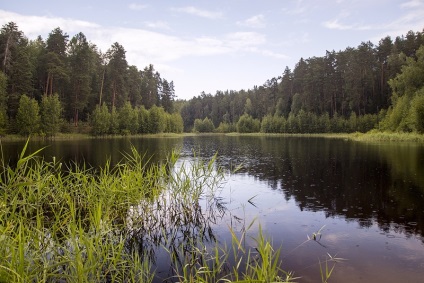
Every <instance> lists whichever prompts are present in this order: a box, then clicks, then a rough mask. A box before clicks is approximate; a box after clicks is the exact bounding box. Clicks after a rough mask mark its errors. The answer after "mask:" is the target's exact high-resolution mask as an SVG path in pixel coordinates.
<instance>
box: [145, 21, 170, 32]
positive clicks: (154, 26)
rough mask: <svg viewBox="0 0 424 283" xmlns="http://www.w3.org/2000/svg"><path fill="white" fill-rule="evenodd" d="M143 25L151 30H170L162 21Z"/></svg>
mask: <svg viewBox="0 0 424 283" xmlns="http://www.w3.org/2000/svg"><path fill="white" fill-rule="evenodd" d="M145 25H146V26H147V27H148V28H152V29H163V30H170V29H171V28H170V26H169V25H168V23H167V22H163V21H156V22H145Z"/></svg>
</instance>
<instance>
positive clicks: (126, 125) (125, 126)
mask: <svg viewBox="0 0 424 283" xmlns="http://www.w3.org/2000/svg"><path fill="white" fill-rule="evenodd" d="M118 119H119V130H120V131H121V133H130V134H136V133H137V131H138V128H139V124H138V113H137V110H136V109H133V108H132V106H131V103H130V102H128V101H127V102H126V103H125V104H124V105H123V106H122V107H121V108H120V109H119V111H118Z"/></svg>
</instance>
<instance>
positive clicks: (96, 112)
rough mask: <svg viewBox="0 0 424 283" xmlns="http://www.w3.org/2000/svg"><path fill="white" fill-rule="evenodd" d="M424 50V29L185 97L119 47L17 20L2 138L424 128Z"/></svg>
mask: <svg viewBox="0 0 424 283" xmlns="http://www.w3.org/2000/svg"><path fill="white" fill-rule="evenodd" d="M423 44H424V32H413V31H409V32H408V33H407V34H406V35H405V36H403V35H402V36H397V37H396V38H395V39H392V38H391V37H389V36H387V37H385V38H383V39H381V40H380V41H379V43H378V44H377V45H374V44H373V43H372V42H369V41H368V42H362V43H361V44H360V45H359V46H357V47H347V48H346V49H345V50H340V51H338V52H336V51H334V50H333V51H326V53H325V55H324V56H321V57H311V58H307V59H304V58H300V60H299V61H298V63H297V64H296V65H295V66H294V69H293V70H291V69H290V68H289V67H286V68H285V69H284V71H283V73H282V74H281V76H278V77H274V78H271V79H269V80H267V81H266V82H265V83H264V84H263V85H261V86H254V87H253V88H252V89H247V90H239V91H235V90H230V91H228V90H227V91H217V92H216V93H215V94H214V95H212V94H206V93H204V92H202V93H201V94H200V95H198V96H197V97H193V98H192V99H190V100H187V101H186V100H179V101H175V90H174V83H173V82H172V81H168V80H166V79H164V78H162V77H161V76H160V74H159V72H157V71H156V70H155V69H154V67H153V65H149V66H147V67H145V68H144V69H143V70H138V69H137V67H136V66H133V65H129V64H128V62H127V60H126V56H125V53H126V52H125V49H124V47H123V46H121V45H120V44H119V43H117V42H115V43H114V44H112V45H111V47H110V48H109V49H108V50H107V51H106V52H105V53H103V52H101V51H100V50H99V49H98V48H97V46H96V45H95V44H93V43H91V42H90V41H88V39H87V38H86V37H85V36H84V34H83V33H78V34H76V35H74V36H73V37H72V38H70V37H69V35H67V34H66V33H65V32H63V31H62V30H61V29H60V28H55V29H53V30H52V31H51V32H50V33H49V35H48V37H47V39H46V40H43V39H42V38H41V37H40V36H39V37H38V38H37V39H36V40H28V39H27V38H26V37H25V35H24V34H23V32H22V31H20V30H19V29H18V26H17V25H16V24H15V23H13V22H10V23H8V24H5V25H4V26H3V27H2V29H1V30H0V64H1V72H0V134H9V133H19V134H22V135H28V134H31V133H41V134H45V135H49V136H50V135H54V134H56V133H57V132H68V131H72V129H71V127H70V125H71V124H72V125H73V126H75V127H74V129H75V128H78V127H79V125H80V123H81V122H82V124H83V125H84V126H86V125H88V129H89V131H90V132H91V133H92V134H94V135H105V134H136V133H158V132H182V131H186V132H188V131H195V132H236V131H237V132H241V133H247V132H259V131H262V132H266V133H325V132H355V131H359V132H366V131H369V130H372V129H380V130H385V131H407V132H423V131H424V125H423V123H424V122H423V119H424V100H423V98H422V97H423V95H424V90H423V82H424V80H423V79H422V78H423V77H424V63H423V60H424V51H423V50H422V49H423V47H422V46H423ZM31 115H32V116H31Z"/></svg>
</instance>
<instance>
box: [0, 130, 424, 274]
mask: <svg viewBox="0 0 424 283" xmlns="http://www.w3.org/2000/svg"><path fill="white" fill-rule="evenodd" d="M46 145H47V146H48V147H47V148H46V149H45V150H44V151H43V154H44V157H45V159H46V160H51V158H52V156H55V157H56V158H57V159H61V160H62V161H63V162H65V163H66V162H69V161H70V160H72V161H75V162H82V161H84V162H86V163H87V164H90V165H92V166H101V165H103V164H104V163H105V162H106V161H107V160H111V162H112V163H116V162H118V161H119V160H121V158H122V153H123V152H129V150H130V145H133V146H135V147H136V148H137V149H138V150H139V151H140V152H143V153H146V157H149V158H151V160H152V161H160V160H164V159H165V158H166V156H167V154H168V153H169V152H170V151H171V150H172V149H177V150H180V151H181V162H183V161H184V162H186V161H188V162H189V161H190V160H192V159H193V156H194V155H196V156H200V157H204V158H206V159H208V158H211V157H212V156H213V155H214V154H216V153H217V164H218V165H219V166H222V167H224V168H226V169H228V171H231V170H232V169H233V168H235V167H236V166H237V165H240V164H241V165H242V167H241V169H240V170H239V171H237V173H234V174H227V181H226V182H225V183H224V184H223V187H222V191H221V193H220V195H221V197H223V199H225V202H226V206H227V211H228V213H227V214H226V215H225V216H224V218H222V219H221V221H219V222H218V223H216V224H214V225H213V229H214V234H215V236H216V238H217V239H218V241H220V242H222V243H224V242H228V241H230V240H229V239H230V236H229V233H228V226H231V227H232V228H233V229H234V230H235V231H242V229H243V228H244V227H245V226H246V225H247V224H249V223H250V222H251V221H252V220H253V219H255V225H253V226H252V228H251V229H250V230H249V235H250V236H253V237H255V236H256V235H257V231H258V226H259V224H260V225H261V227H262V229H263V230H264V232H265V234H266V235H267V236H268V237H270V238H272V241H273V244H274V245H275V246H276V247H281V248H282V255H283V258H282V260H283V267H284V268H285V269H286V270H292V271H294V272H295V275H297V276H301V278H300V279H299V280H298V282H317V281H320V275H319V264H318V261H319V260H323V259H324V258H325V255H326V254H327V253H329V254H330V255H332V256H337V257H341V258H345V259H346V261H345V262H343V263H342V264H338V265H337V267H336V269H335V271H334V273H333V275H332V278H331V281H332V282H364V281H365V282H400V281H405V282H422V278H424V244H423V243H424V146H423V145H419V144H415V143H360V142H352V141H347V140H342V139H324V138H295V137H276V136H266V137H248V136H195V137H184V138H137V139H125V138H122V139H88V140H78V141H77V140H72V141H55V142H31V143H30V147H29V151H34V150H36V149H38V148H40V147H42V146H46ZM22 146H23V142H2V147H3V154H4V156H5V159H6V160H9V161H11V162H13V161H14V160H16V157H17V155H18V153H19V152H20V150H21V149H22ZM320 229H321V234H322V237H321V238H320V241H319V242H317V241H307V239H308V238H307V237H308V235H309V236H311V235H313V233H316V232H317V231H319V230H320ZM246 245H254V241H252V240H249V239H248V240H247V241H246ZM160 259H161V256H160V254H159V255H158V260H157V262H158V263H159V265H158V267H157V270H158V273H159V274H166V272H167V271H166V267H163V266H161V265H160ZM164 277H166V276H165V275H164Z"/></svg>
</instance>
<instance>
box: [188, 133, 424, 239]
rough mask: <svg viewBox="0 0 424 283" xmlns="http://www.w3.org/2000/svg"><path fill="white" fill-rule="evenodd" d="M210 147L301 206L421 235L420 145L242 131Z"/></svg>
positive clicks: (224, 161)
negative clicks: (296, 136) (297, 136)
mask: <svg viewBox="0 0 424 283" xmlns="http://www.w3.org/2000/svg"><path fill="white" fill-rule="evenodd" d="M202 142H203V141H202ZM194 143H195V141H194ZM199 144H200V143H199ZM208 149H209V151H212V150H214V149H217V150H218V152H219V154H220V155H221V156H223V157H222V158H221V159H219V160H218V161H219V165H221V166H224V167H230V166H232V165H233V164H237V163H241V164H243V165H244V168H243V169H242V170H240V171H239V172H242V173H248V174H249V175H252V176H254V177H255V178H258V179H260V180H265V181H267V182H268V183H269V185H270V187H271V188H273V189H280V190H281V191H282V193H283V194H284V197H285V199H286V200H288V199H290V198H294V199H295V201H296V203H297V205H298V206H299V208H300V209H301V210H312V211H325V213H326V215H327V217H332V216H343V217H345V218H347V219H352V220H355V221H358V223H359V225H360V226H362V227H369V226H371V225H372V224H373V222H377V224H378V226H379V227H380V229H382V230H383V231H386V232H388V231H389V230H395V231H399V232H404V233H406V234H407V235H408V234H410V233H413V234H420V235H424V210H423V200H424V197H423V191H424V162H423V159H424V148H423V147H420V146H410V145H409V146H407V145H399V144H385V145H376V144H368V143H359V142H351V141H344V140H339V139H335V140H331V139H321V138H293V137H285V138H284V137H246V136H241V137H227V138H225V139H224V138H221V139H218V138H217V139H212V138H211V141H210V142H209V145H208ZM233 156H234V158H232V157H233Z"/></svg>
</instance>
